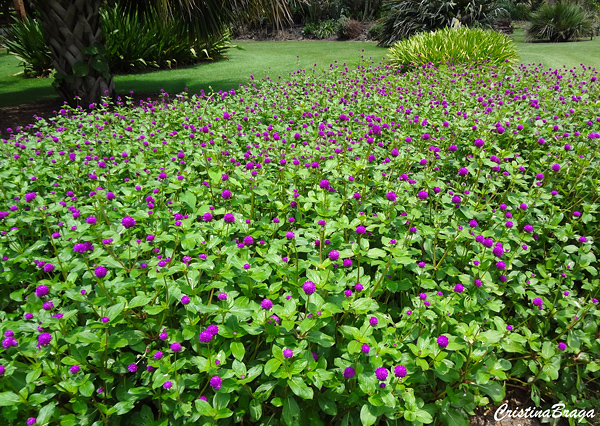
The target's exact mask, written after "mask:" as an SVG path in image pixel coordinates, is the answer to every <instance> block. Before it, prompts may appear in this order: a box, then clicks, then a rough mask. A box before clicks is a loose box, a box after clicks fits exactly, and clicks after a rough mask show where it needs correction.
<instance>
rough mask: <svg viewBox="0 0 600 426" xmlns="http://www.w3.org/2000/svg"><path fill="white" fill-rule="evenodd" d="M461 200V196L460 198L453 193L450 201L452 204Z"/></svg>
mask: <svg viewBox="0 0 600 426" xmlns="http://www.w3.org/2000/svg"><path fill="white" fill-rule="evenodd" d="M461 201H462V198H460V195H455V196H454V197H452V202H453V203H454V204H460V202H461Z"/></svg>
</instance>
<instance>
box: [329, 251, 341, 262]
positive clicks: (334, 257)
mask: <svg viewBox="0 0 600 426" xmlns="http://www.w3.org/2000/svg"><path fill="white" fill-rule="evenodd" d="M329 258H330V259H331V260H334V261H335V260H338V259H339V258H340V252H339V251H337V250H331V251H330V252H329Z"/></svg>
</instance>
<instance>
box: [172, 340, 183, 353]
mask: <svg viewBox="0 0 600 426" xmlns="http://www.w3.org/2000/svg"><path fill="white" fill-rule="evenodd" d="M171 350H172V351H173V352H179V351H181V343H177V342H175V343H171Z"/></svg>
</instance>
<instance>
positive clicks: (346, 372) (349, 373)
mask: <svg viewBox="0 0 600 426" xmlns="http://www.w3.org/2000/svg"><path fill="white" fill-rule="evenodd" d="M355 374H356V371H355V370H354V368H352V367H346V369H345V370H344V377H345V378H346V379H351V378H353V377H354V375H355Z"/></svg>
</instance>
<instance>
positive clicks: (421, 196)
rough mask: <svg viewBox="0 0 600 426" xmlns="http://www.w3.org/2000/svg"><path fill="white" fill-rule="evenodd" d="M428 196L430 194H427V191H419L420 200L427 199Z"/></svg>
mask: <svg viewBox="0 0 600 426" xmlns="http://www.w3.org/2000/svg"><path fill="white" fill-rule="evenodd" d="M427 197H429V194H427V191H419V199H420V200H426V199H427Z"/></svg>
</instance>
